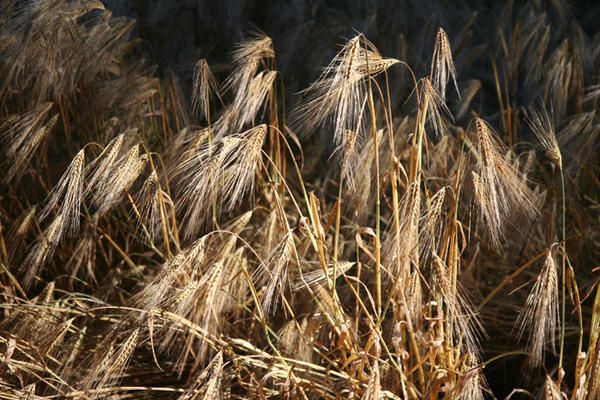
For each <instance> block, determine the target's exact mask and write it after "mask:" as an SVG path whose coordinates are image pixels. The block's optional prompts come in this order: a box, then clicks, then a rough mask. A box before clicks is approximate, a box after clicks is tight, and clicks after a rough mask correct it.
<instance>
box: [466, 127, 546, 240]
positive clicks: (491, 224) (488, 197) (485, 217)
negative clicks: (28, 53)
mask: <svg viewBox="0 0 600 400" xmlns="http://www.w3.org/2000/svg"><path fill="white" fill-rule="evenodd" d="M474 133H475V138H476V144H477V167H476V170H475V171H473V172H472V174H473V175H472V176H473V187H474V190H475V199H476V202H477V205H478V207H479V213H480V216H481V221H482V224H483V225H484V227H485V230H486V231H487V232H488V234H489V235H490V238H491V240H492V243H493V244H494V245H496V246H499V245H500V244H501V242H502V240H503V239H504V236H505V232H506V224H507V223H509V222H510V220H511V217H512V216H514V215H515V214H517V215H518V216H520V217H524V218H527V219H531V218H534V217H535V216H536V215H537V214H538V208H539V199H538V198H537V196H536V195H535V194H534V192H533V191H532V190H531V189H530V188H529V187H528V186H527V185H526V182H523V179H522V178H521V176H520V174H519V171H518V170H517V169H516V167H515V165H514V164H513V162H512V161H511V160H510V158H508V157H507V156H505V155H504V154H503V153H504V151H503V147H502V145H501V144H500V142H499V141H498V138H497V137H496V135H495V133H494V131H493V130H492V129H491V128H490V126H489V125H488V124H487V123H486V122H485V121H484V120H482V119H481V118H477V119H476V120H475V132H474Z"/></svg>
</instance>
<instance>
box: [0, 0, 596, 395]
mask: <svg viewBox="0 0 600 400" xmlns="http://www.w3.org/2000/svg"><path fill="white" fill-rule="evenodd" d="M551 3H553V4H554V3H557V5H555V6H553V7H557V8H556V10H558V11H557V12H558V13H559V15H560V10H561V9H560V7H559V6H558V5H560V2H551ZM505 11H506V13H505V14H503V15H502V16H501V17H500V20H499V21H498V24H499V25H498V34H497V37H496V38H489V41H488V42H489V43H488V45H489V49H490V52H492V51H494V52H496V53H494V55H493V56H491V57H493V62H492V64H491V68H490V70H488V71H486V74H485V75H484V76H485V78H482V79H485V80H484V81H482V80H471V81H465V82H464V83H463V79H465V78H468V76H467V77H462V76H461V73H462V72H464V73H465V74H468V72H469V68H468V65H467V66H465V65H464V64H463V63H461V62H460V60H461V58H462V54H463V53H464V52H465V50H464V45H465V43H464V42H461V46H460V47H457V48H455V47H453V46H452V39H453V38H452V36H450V35H448V34H447V33H446V32H445V31H444V29H442V28H438V29H437V33H435V32H434V35H432V36H431V37H430V41H429V42H428V43H429V47H428V53H427V54H428V58H427V61H422V63H423V64H424V65H426V67H424V68H422V67H417V68H415V69H414V70H413V69H412V68H411V66H410V65H408V63H407V62H405V61H404V59H403V57H401V56H399V55H396V57H397V59H396V58H391V57H389V58H388V57H385V56H384V55H382V54H381V53H380V51H379V50H378V49H377V48H376V46H375V44H374V43H371V42H370V41H369V40H368V39H367V38H366V37H365V35H364V34H362V33H357V34H356V35H355V36H354V37H352V38H350V39H349V40H347V41H346V43H345V44H344V45H343V46H342V47H341V49H339V52H338V53H337V55H335V57H333V60H332V61H331V62H330V63H329V64H328V65H327V66H326V67H325V68H324V70H323V71H321V73H320V76H319V77H318V78H317V79H316V80H315V81H314V83H312V84H311V85H310V86H308V87H307V88H306V89H305V90H303V91H302V92H300V93H298V94H294V95H293V96H292V95H291V94H290V93H286V92H285V90H284V88H285V86H284V82H283V78H282V75H281V74H280V73H279V72H278V71H277V69H276V68H277V62H276V61H277V52H276V51H275V47H274V43H273V40H271V38H269V37H268V36H266V35H265V34H262V33H256V34H254V35H249V36H248V38H247V39H246V40H245V41H243V42H242V43H240V44H239V46H238V47H237V48H236V49H234V51H233V59H232V62H231V73H230V75H229V76H228V77H226V78H224V79H221V78H223V77H222V76H221V75H220V74H214V75H213V72H212V71H211V67H210V63H209V62H207V60H205V59H201V60H199V61H197V62H194V64H193V65H194V67H193V70H194V72H193V84H192V85H191V87H192V90H191V94H190V95H189V96H188V95H186V94H184V92H185V91H184V89H182V87H181V86H180V85H179V83H178V80H177V79H176V78H175V77H174V76H173V74H170V73H169V74H167V75H166V77H165V79H164V80H161V79H159V78H157V77H156V75H155V74H154V72H153V70H152V69H150V68H148V67H147V66H146V64H145V63H144V62H143V61H142V60H140V59H139V54H138V53H136V52H135V51H134V50H135V49H136V46H135V41H134V40H132V39H130V38H129V37H130V33H131V30H132V28H133V23H132V22H131V21H128V20H126V19H123V18H114V17H113V16H112V15H111V14H110V12H109V11H107V10H105V9H104V7H103V6H102V4H101V3H99V2H95V1H66V2H65V1H58V0H44V1H34V2H20V1H10V0H9V1H5V2H2V3H0V82H1V86H0V98H1V99H2V107H1V111H0V126H1V129H0V139H1V142H0V150H2V157H3V162H2V164H1V167H0V171H2V173H1V176H0V178H1V179H2V183H1V184H0V188H1V191H0V267H1V270H0V285H1V291H0V297H1V299H2V300H1V303H2V306H1V308H2V317H1V318H0V398H1V399H23V398H27V399H54V398H77V399H107V398H114V399H116V398H122V399H132V398H139V399H154V398H173V399H175V398H179V399H230V398H231V399H247V398H258V399H263V398H300V399H317V398H323V399H359V398H360V399H368V400H372V399H384V398H385V399H442V398H443V399H461V400H480V399H484V398H493V396H494V393H493V390H492V389H491V386H494V385H491V384H490V383H491V382H492V381H493V382H496V383H495V385H496V386H497V385H498V384H497V381H498V380H502V379H505V378H504V375H502V372H501V371H499V370H498V369H494V367H495V366H496V365H508V366H509V368H515V367H516V368H517V369H519V368H522V371H523V375H524V376H525V378H524V379H523V380H522V381H520V382H516V381H515V382H509V383H507V384H506V385H505V386H509V387H510V389H511V390H513V391H512V393H510V394H509V397H511V396H514V398H517V396H526V397H527V396H528V397H530V398H540V399H559V398H569V399H573V400H583V399H590V400H593V399H597V398H598V396H600V336H599V334H600V289H599V288H598V287H597V281H598V279H597V278H596V277H595V275H594V273H595V271H596V269H595V268H596V265H597V264H598V257H599V256H600V253H599V249H600V237H599V236H598V231H599V228H600V224H599V222H600V221H599V213H598V210H600V208H599V204H600V203H599V196H598V195H599V193H600V181H599V180H598V176H599V168H598V163H597V162H598V157H597V156H598V151H597V150H598V145H597V137H598V132H599V131H600V121H598V118H596V115H595V112H596V108H597V95H598V90H597V78H598V76H597V71H598V67H599V66H600V47H599V46H598V42H597V41H593V40H590V39H588V38H587V37H585V36H584V35H583V34H572V35H567V36H560V35H559V36H556V35H554V34H553V33H551V26H553V25H552V24H553V23H552V22H551V21H550V20H549V19H547V18H546V17H545V16H546V14H545V13H544V12H543V10H542V8H541V6H540V5H539V4H537V2H532V3H531V4H527V5H524V6H523V7H522V9H521V10H520V12H514V13H513V12H512V8H510V6H507V9H506V10H505ZM552 29H553V28H552ZM551 35H554V36H551ZM462 36H464V35H462ZM559 39H560V40H559ZM453 49H462V50H461V54H454V55H453V54H452V50H453ZM429 61H430V62H429ZM455 62H456V63H457V66H455ZM423 71H425V72H423ZM421 74H422V75H421ZM523 81H525V82H527V85H529V86H528V87H529V88H530V89H529V90H530V92H529V93H535V96H532V99H531V100H530V101H523V100H522V99H520V98H518V96H519V95H520V93H519V94H517V88H518V87H520V86H519V85H520V84H521V82H523ZM450 87H451V89H453V90H448V93H447V89H450ZM531 88H533V89H531ZM484 91H488V92H490V93H491V94H492V96H493V97H494V98H497V103H496V105H497V109H493V108H490V107H489V106H487V105H484V102H483V101H482V99H481V96H482V95H481V93H482V92H484ZM395 96H397V97H399V99H400V100H401V101H400V100H398V99H394V97H395ZM289 99H294V100H293V103H294V104H295V105H293V106H290V105H289V104H288V105H286V100H289ZM288 113H289V116H288ZM317 135H320V137H321V138H325V140H326V141H327V145H326V147H329V148H330V149H331V150H328V149H327V150H325V149H324V148H323V144H322V143H319V141H318V140H317V138H316V136H317ZM536 138H537V139H536ZM538 139H539V140H538ZM507 376H508V375H507ZM507 379H508V378H507Z"/></svg>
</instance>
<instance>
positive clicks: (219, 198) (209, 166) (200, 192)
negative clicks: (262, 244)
mask: <svg viewBox="0 0 600 400" xmlns="http://www.w3.org/2000/svg"><path fill="white" fill-rule="evenodd" d="M266 133H267V127H266V125H259V126H257V127H255V128H252V129H249V130H247V131H245V132H242V133H236V134H231V135H228V136H225V137H221V138H217V139H215V140H214V141H213V142H212V143H206V144H204V145H202V146H200V147H199V148H198V149H196V150H194V151H191V152H190V153H189V154H188V155H187V156H186V159H185V160H184V161H183V162H181V163H180V164H178V165H176V166H175V167H174V169H173V173H172V180H173V182H175V184H176V185H177V186H176V201H177V205H178V207H179V208H180V211H181V212H182V214H183V216H184V217H183V220H184V222H185V225H184V232H185V236H186V237H194V236H195V235H197V233H198V232H199V231H200V229H201V228H202V227H203V226H205V225H206V223H207V222H208V221H210V218H211V217H213V212H212V209H213V208H216V210H215V211H216V212H220V211H221V209H223V210H226V211H230V210H232V209H233V208H234V207H236V206H237V205H239V204H240V202H241V201H242V199H243V198H244V196H245V194H247V193H252V190H253V187H254V181H255V176H256V172H257V171H258V170H259V169H260V167H261V165H262V161H261V158H262V146H263V143H264V140H265V137H266Z"/></svg>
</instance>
